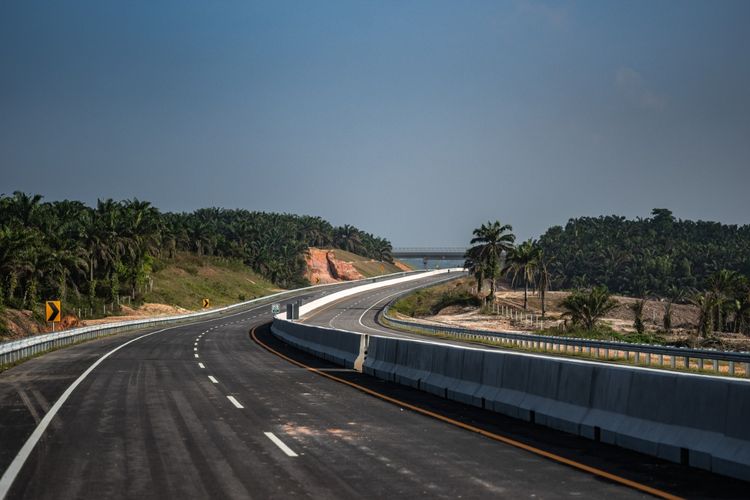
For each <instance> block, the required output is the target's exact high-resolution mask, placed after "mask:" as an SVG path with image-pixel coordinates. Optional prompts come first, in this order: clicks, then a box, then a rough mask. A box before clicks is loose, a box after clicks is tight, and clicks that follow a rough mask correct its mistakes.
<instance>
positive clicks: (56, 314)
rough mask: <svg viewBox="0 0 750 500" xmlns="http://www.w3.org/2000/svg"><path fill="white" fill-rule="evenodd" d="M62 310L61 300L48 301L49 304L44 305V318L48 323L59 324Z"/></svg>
mask: <svg viewBox="0 0 750 500" xmlns="http://www.w3.org/2000/svg"><path fill="white" fill-rule="evenodd" d="M61 310H62V308H61V307H60V301H59V300H48V301H47V303H46V304H45V305H44V312H45V314H44V317H45V318H47V321H51V322H52V323H58V322H59V321H60V319H61V318H60V316H62V315H61V314H60V311H61Z"/></svg>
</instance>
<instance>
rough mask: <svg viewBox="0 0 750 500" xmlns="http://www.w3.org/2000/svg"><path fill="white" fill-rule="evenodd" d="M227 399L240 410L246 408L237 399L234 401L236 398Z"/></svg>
mask: <svg viewBox="0 0 750 500" xmlns="http://www.w3.org/2000/svg"><path fill="white" fill-rule="evenodd" d="M227 399H228V400H229V401H231V402H232V404H233V405H234V406H236V407H237V408H238V409H240V410H241V409H243V408H244V406H242V405H241V404H240V402H239V401H237V400H236V399H234V396H227Z"/></svg>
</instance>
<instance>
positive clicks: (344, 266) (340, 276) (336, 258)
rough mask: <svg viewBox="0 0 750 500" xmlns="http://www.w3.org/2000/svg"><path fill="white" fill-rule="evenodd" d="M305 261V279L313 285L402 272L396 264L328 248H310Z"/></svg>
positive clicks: (401, 268)
mask: <svg viewBox="0 0 750 500" xmlns="http://www.w3.org/2000/svg"><path fill="white" fill-rule="evenodd" d="M305 260H306V262H307V279H308V280H309V281H310V283H311V284H313V285H317V284H323V283H336V282H339V281H352V280H358V279H362V278H371V277H374V276H381V275H383V274H391V273H397V272H400V271H402V270H404V269H403V267H399V266H398V265H397V264H391V263H389V262H381V261H378V260H374V259H369V258H367V257H362V256H361V255H357V254H353V253H351V252H346V251H344V250H339V249H330V248H310V249H309V251H308V253H307V255H306V256H305ZM401 266H404V265H403V264H401ZM404 267H406V266H404Z"/></svg>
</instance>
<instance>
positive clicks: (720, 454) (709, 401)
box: [272, 287, 750, 481]
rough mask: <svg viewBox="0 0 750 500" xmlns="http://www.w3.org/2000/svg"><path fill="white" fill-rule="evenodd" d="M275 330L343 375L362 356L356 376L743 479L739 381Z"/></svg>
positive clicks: (748, 437) (745, 407) (746, 447)
mask: <svg viewBox="0 0 750 500" xmlns="http://www.w3.org/2000/svg"><path fill="white" fill-rule="evenodd" d="M358 288H359V287H358ZM353 290H356V289H349V290H347V292H349V293H356V292H353ZM272 332H273V333H274V335H276V336H277V337H280V338H281V339H282V340H284V341H286V342H288V343H290V344H292V345H294V346H296V347H299V348H300V349H302V350H304V351H306V352H308V353H311V354H314V355H316V356H318V357H321V358H325V359H328V360H330V361H332V362H334V363H336V364H339V365H342V366H345V367H349V368H351V367H353V366H354V363H355V360H356V359H357V358H358V357H364V362H363V363H362V371H364V372H365V373H367V374H370V375H373V376H376V377H378V378H381V379H384V380H388V381H392V382H395V383H400V384H403V385H407V386H411V387H414V388H417V389H420V390H424V391H427V392H430V393H432V394H435V395H438V396H440V397H444V398H447V399H451V400H455V401H459V402H462V403H465V404H470V405H473V406H477V407H480V408H484V409H487V410H490V411H495V412H498V413H502V414H504V415H508V416H511V417H515V418H519V419H523V420H526V421H529V422H533V423H537V424H540V425H544V426H547V427H550V428H554V429H558V430H561V431H564V432H569V433H572V434H577V435H579V436H583V437H586V438H590V439H594V440H598V441H602V442H605V443H609V444H613V445H616V446H620V447H623V448H628V449H631V450H635V451H638V452H642V453H646V454H649V455H653V456H657V457H660V458H663V459H666V460H669V461H672V462H677V463H683V464H686V465H690V466H693V467H698V468H701V469H705V470H709V471H712V472H715V473H718V474H723V475H726V476H731V477H735V478H739V479H743V480H746V481H747V480H750V425H747V422H748V418H750V417H749V416H750V381H749V380H746V379H741V378H729V377H718V376H712V375H699V374H695V373H684V372H673V371H667V370H659V369H654V368H648V367H642V366H629V365H614V364H609V363H604V362H600V361H594V360H584V359H569V358H560V357H553V356H547V355H544V354H534V353H526V352H520V351H501V350H497V349H490V348H480V347H463V346H455V345H448V344H442V343H439V342H435V341H430V340H416V339H400V338H392V337H384V336H376V335H367V334H362V333H357V332H350V331H345V330H339V329H332V328H327V327H321V326H312V325H307V324H304V323H299V322H295V321H289V320H286V319H284V318H282V317H281V315H278V316H277V317H276V319H275V320H274V322H273V325H272Z"/></svg>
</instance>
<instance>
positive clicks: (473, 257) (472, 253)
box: [464, 246, 484, 294]
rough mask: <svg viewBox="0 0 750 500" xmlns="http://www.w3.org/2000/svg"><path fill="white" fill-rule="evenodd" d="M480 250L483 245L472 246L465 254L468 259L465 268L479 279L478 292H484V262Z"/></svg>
mask: <svg viewBox="0 0 750 500" xmlns="http://www.w3.org/2000/svg"><path fill="white" fill-rule="evenodd" d="M480 250H481V247H479V246H476V247H471V248H469V249H468V250H467V251H466V254H465V255H464V257H465V259H466V260H465V261H464V269H466V270H467V271H468V272H469V274H471V275H472V276H474V279H476V280H477V294H481V293H482V287H483V286H484V262H483V261H482V258H481V256H480Z"/></svg>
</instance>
